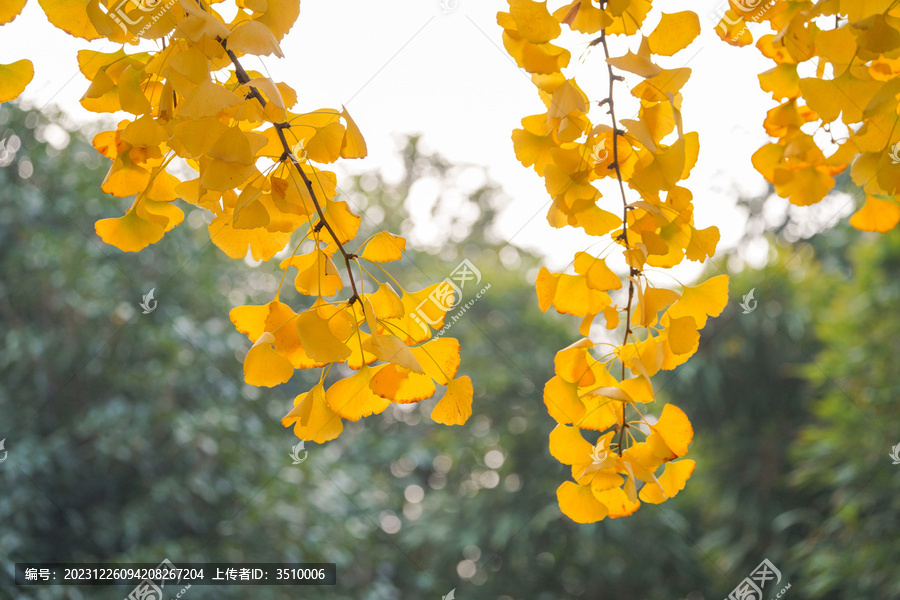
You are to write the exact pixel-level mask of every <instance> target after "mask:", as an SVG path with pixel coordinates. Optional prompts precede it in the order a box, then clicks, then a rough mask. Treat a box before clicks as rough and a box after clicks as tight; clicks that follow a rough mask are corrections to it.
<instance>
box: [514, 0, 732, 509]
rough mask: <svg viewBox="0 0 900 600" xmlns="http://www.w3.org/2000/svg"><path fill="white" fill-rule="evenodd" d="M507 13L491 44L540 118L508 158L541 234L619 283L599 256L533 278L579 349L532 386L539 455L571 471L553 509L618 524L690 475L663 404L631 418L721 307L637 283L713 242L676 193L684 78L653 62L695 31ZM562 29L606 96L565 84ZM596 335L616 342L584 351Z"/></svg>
mask: <svg viewBox="0 0 900 600" xmlns="http://www.w3.org/2000/svg"><path fill="white" fill-rule="evenodd" d="M508 2H509V12H500V13H498V15H497V22H498V24H499V25H500V26H501V27H502V28H503V43H504V46H505V48H506V50H507V51H508V52H509V54H510V55H511V56H512V57H513V58H514V59H515V61H516V63H517V64H518V65H519V66H520V67H521V68H523V69H524V70H525V71H527V72H528V73H529V74H530V76H531V79H532V82H533V83H534V85H535V87H536V88H537V92H538V95H539V97H540V99H541V100H542V102H543V104H544V106H545V109H546V111H545V112H543V113H541V114H536V115H531V116H527V117H525V118H524V119H522V128H521V129H517V130H515V131H514V132H513V135H512V139H513V145H514V148H515V152H516V156H517V157H518V159H519V160H520V161H521V162H522V164H523V165H525V166H526V167H531V168H533V169H534V170H535V172H537V174H538V175H540V176H541V177H543V179H544V183H545V186H546V190H547V192H548V194H549V195H550V197H551V198H552V204H551V206H550V209H549V212H548V214H547V220H548V222H549V223H550V225H552V226H553V227H557V228H561V227H576V228H580V229H582V230H583V231H584V232H585V233H586V234H588V235H590V236H595V237H598V238H601V239H607V240H609V241H611V242H612V244H611V245H612V246H613V247H617V248H618V250H619V252H621V255H622V258H623V260H622V261H621V262H623V263H624V264H625V265H626V268H627V270H628V272H627V274H626V275H625V276H624V277H623V276H621V275H619V274H617V273H616V272H615V271H614V270H613V269H612V268H611V267H610V265H609V264H607V259H609V258H610V253H609V252H606V253H603V252H601V253H600V254H595V253H591V252H578V253H577V254H576V255H575V257H574V259H573V261H572V263H571V268H572V271H574V272H561V273H553V272H550V271H549V270H548V269H547V268H543V269H541V270H540V272H539V273H538V276H537V281H536V290H537V297H538V302H539V304H540V308H541V309H542V310H545V311H546V310H548V309H550V308H551V307H552V308H554V309H556V311H557V312H560V313H563V314H568V315H572V316H575V317H578V318H579V319H580V320H581V325H580V328H579V331H580V333H581V335H582V336H583V337H582V339H581V340H579V341H577V342H575V343H574V344H572V345H571V346H569V347H568V348H565V349H563V350H560V351H559V352H558V353H557V354H556V358H555V361H554V363H555V372H556V375H555V376H554V377H553V378H552V379H550V381H548V382H547V384H546V386H545V388H544V402H545V404H546V406H547V410H548V412H549V413H550V416H551V417H553V419H554V420H556V422H557V423H558V425H557V427H556V429H554V430H553V432H552V433H551V435H550V451H551V454H553V456H554V457H556V458H557V459H558V460H559V461H560V462H562V463H563V464H566V465H569V466H571V467H572V479H573V481H568V482H565V483H563V484H562V485H561V486H560V487H559V489H558V490H557V497H558V500H559V506H560V509H561V510H562V511H563V512H564V513H565V514H566V515H568V516H569V517H571V518H572V519H573V520H575V521H578V522H581V523H587V522H593V521H597V520H600V519H603V518H605V517H610V518H616V517H623V516H627V515H630V514H632V513H633V512H634V511H635V510H637V508H638V507H639V506H640V503H641V502H642V501H643V502H650V503H659V502H662V501H664V500H666V499H668V498H671V497H673V496H674V495H675V494H677V493H678V491H679V490H681V489H682V488H683V487H684V485H685V481H686V480H687V478H688V477H690V475H691V473H692V472H693V469H694V462H693V461H691V460H687V459H685V460H676V459H678V458H681V457H683V456H684V455H685V453H686V452H687V447H688V444H690V442H691V439H692V436H693V431H692V429H691V426H690V422H689V421H688V419H687V417H686V416H685V414H684V413H683V412H682V411H681V410H680V409H678V408H677V407H675V406H672V405H666V406H665V407H664V409H663V412H662V414H661V416H660V417H659V419H658V420H657V421H655V422H654V421H652V420H650V419H648V418H647V417H646V416H645V414H644V411H645V407H646V406H647V405H648V404H649V403H651V402H653V401H654V399H655V393H654V390H653V385H652V381H651V380H652V377H653V376H654V375H655V374H656V373H657V372H658V371H660V370H662V369H673V368H675V367H676V366H678V365H680V364H682V363H684V362H685V361H686V360H687V359H688V358H689V357H690V356H691V355H692V354H693V353H694V352H696V351H697V348H698V345H699V337H700V333H699V332H700V330H701V329H702V328H703V327H704V325H705V324H706V320H707V318H708V317H710V316H716V315H718V314H719V313H720V312H721V311H722V309H723V308H724V305H725V303H726V302H727V298H728V284H727V277H726V276H719V277H715V278H712V279H710V280H708V281H706V282H703V283H701V284H699V285H696V286H693V287H690V286H685V287H684V289H683V290H682V291H681V292H676V291H674V290H669V289H663V288H658V287H654V286H653V285H651V284H650V282H649V281H648V279H647V277H646V273H645V272H646V270H647V269H648V268H655V269H666V268H671V267H674V266H675V265H678V264H680V263H681V262H682V261H683V260H685V259H688V260H693V261H700V262H702V261H704V260H705V259H707V258H708V257H711V256H712V255H713V253H714V252H715V249H716V244H717V243H718V240H719V232H718V229H717V228H716V227H707V228H698V227H697V226H695V224H694V216H693V203H692V200H693V196H692V194H691V192H690V191H689V190H688V189H687V188H686V187H684V186H683V185H681V183H682V181H683V180H684V179H686V178H687V177H688V176H689V175H690V172H691V170H692V169H693V167H694V165H695V163H696V161H697V157H698V152H699V141H698V136H697V134H696V133H693V132H687V133H685V132H684V131H683V127H682V118H681V105H682V94H681V90H682V88H683V87H684V85H685V83H686V82H687V81H688V78H689V76H690V72H691V70H690V69H689V68H687V67H676V68H665V67H663V66H661V65H660V64H658V63H659V62H660V61H658V60H657V57H659V56H665V57H669V56H674V55H676V54H677V53H678V52H680V51H681V50H683V49H685V48H686V47H688V46H689V45H690V44H691V42H692V41H693V40H694V38H695V37H696V36H697V35H698V34H699V32H700V23H699V18H698V17H697V15H696V14H695V13H694V12H692V11H683V12H677V13H662V14H661V15H660V16H659V20H658V22H657V25H656V26H655V27H654V28H653V29H652V30H651V31H650V32H649V33H648V34H646V35H645V33H644V23H645V21H646V20H647V18H648V15H650V14H651V10H652V8H653V6H652V3H651V2H650V1H649V0H622V1H616V2H612V1H610V2H599V3H597V2H592V1H591V0H577V1H575V2H572V3H570V4H564V5H562V6H554V7H548V5H547V3H546V2H536V1H534V0H508ZM563 26H567V27H569V28H570V29H571V30H573V31H575V32H580V33H582V34H587V35H590V36H591V37H592V39H591V40H590V41H589V44H588V45H589V47H595V46H597V45H600V46H602V48H603V51H604V54H605V57H604V58H605V61H603V62H600V64H597V65H596V68H597V69H601V70H604V71H608V75H609V84H610V85H609V91H608V92H607V94H608V95H607V96H606V97H600V98H597V97H592V96H590V95H589V94H588V93H587V92H586V91H585V90H583V89H582V87H581V86H580V85H579V84H578V82H577V81H576V80H575V78H574V77H572V76H569V75H567V73H566V71H567V67H569V66H570V61H571V60H572V53H571V51H570V50H569V49H568V48H565V47H563V46H560V45H557V44H555V43H554V41H555V40H557V38H559V37H560V36H561V33H562V30H563ZM611 35H616V36H626V39H627V40H628V41H631V42H633V44H632V45H631V46H630V47H631V49H630V50H629V51H628V52H626V53H625V54H624V55H622V56H616V57H614V56H610V54H609V47H608V43H607V40H608V36H611ZM620 39H621V38H620ZM620 73H625V74H627V76H628V78H629V79H630V80H632V81H634V84H633V85H631V86H630V93H631V95H632V96H633V97H634V98H635V99H636V101H637V102H638V105H639V109H638V113H637V115H635V118H632V119H621V120H619V119H618V118H617V116H616V114H615V98H614V97H613V92H612V90H613V88H614V84H615V83H616V82H619V81H623V80H624V79H625V77H624V76H623V75H621V74H620ZM596 106H599V107H606V109H607V112H606V114H603V112H602V111H599V110H597V109H596V108H595V107H596ZM607 115H608V116H607ZM626 186H627V189H628V192H626ZM604 190H608V191H607V194H606V196H605V195H604V193H603V192H604ZM609 191H611V192H612V193H610V192H609ZM607 196H608V198H607ZM607 248H609V245H607ZM601 325H602V326H601ZM623 329H624V332H623V331H621V330H623ZM603 330H605V331H607V332H608V336H613V335H615V336H621V337H620V339H621V342H620V343H615V344H613V343H609V342H599V341H598V342H595V341H593V339H595V338H599V337H602V331H603ZM613 332H615V333H613ZM629 415H633V418H630V417H629ZM585 434H586V435H587V436H588V437H589V438H590V441H588V439H585ZM639 438H644V439H643V440H641V439H639ZM672 461H674V462H672ZM660 470H661V471H660Z"/></svg>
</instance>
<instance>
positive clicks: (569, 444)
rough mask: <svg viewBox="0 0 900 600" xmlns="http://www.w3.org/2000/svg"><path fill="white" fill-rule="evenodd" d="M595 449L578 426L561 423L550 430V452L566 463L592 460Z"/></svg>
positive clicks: (580, 462) (574, 463)
mask: <svg viewBox="0 0 900 600" xmlns="http://www.w3.org/2000/svg"><path fill="white" fill-rule="evenodd" d="M593 449H594V447H593V446H592V445H591V444H590V443H589V442H588V441H587V440H585V439H584V438H583V437H582V435H581V430H580V429H579V428H578V427H573V426H571V425H563V424H559V425H557V426H556V427H555V428H554V429H553V431H551V432H550V454H551V455H552V456H553V458H555V459H556V460H558V461H559V462H561V463H562V464H564V465H580V464H584V463H589V462H591V452H592V451H593Z"/></svg>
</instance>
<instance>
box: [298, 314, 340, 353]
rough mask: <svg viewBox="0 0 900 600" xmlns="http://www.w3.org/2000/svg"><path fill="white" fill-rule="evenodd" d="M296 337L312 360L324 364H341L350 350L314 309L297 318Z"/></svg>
mask: <svg viewBox="0 0 900 600" xmlns="http://www.w3.org/2000/svg"><path fill="white" fill-rule="evenodd" d="M296 327H297V335H299V336H300V343H301V344H303V348H304V349H305V350H306V353H307V354H308V355H309V356H310V358H312V359H313V360H318V361H322V362H324V363H331V362H343V361H345V360H346V359H347V357H348V356H350V348H349V347H348V346H347V344H345V343H344V342H343V341H341V340H339V339H338V338H337V337H335V335H334V334H333V333H332V332H331V329H330V328H329V327H328V320H326V319H323V318H322V317H320V316H319V313H318V311H317V310H315V309H311V310H308V311H306V312H304V313H302V314H300V316H299V317H297V323H296Z"/></svg>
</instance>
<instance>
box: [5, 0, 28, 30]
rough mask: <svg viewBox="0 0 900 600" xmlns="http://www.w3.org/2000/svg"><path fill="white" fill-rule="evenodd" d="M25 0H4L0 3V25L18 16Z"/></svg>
mask: <svg viewBox="0 0 900 600" xmlns="http://www.w3.org/2000/svg"><path fill="white" fill-rule="evenodd" d="M25 2H27V0H5V1H4V2H3V4H0V25H6V24H7V23H10V22H12V21H13V19H15V18H16V17H18V16H19V13H21V12H22V9H23V8H25Z"/></svg>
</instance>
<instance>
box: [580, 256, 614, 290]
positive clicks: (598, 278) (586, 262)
mask: <svg viewBox="0 0 900 600" xmlns="http://www.w3.org/2000/svg"><path fill="white" fill-rule="evenodd" d="M575 272H576V273H578V274H579V275H582V276H584V278H585V280H586V281H587V286H588V287H589V288H591V289H594V290H600V291H603V292H605V291H607V290H617V289H619V288H621V287H622V281H621V280H620V279H619V276H618V275H616V274H615V273H613V271H612V269H610V268H609V267H607V266H606V261H605V260H604V259H602V258H598V257H594V256H591V255H590V254H588V253H587V252H578V253H577V254H576V255H575Z"/></svg>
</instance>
